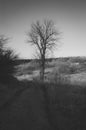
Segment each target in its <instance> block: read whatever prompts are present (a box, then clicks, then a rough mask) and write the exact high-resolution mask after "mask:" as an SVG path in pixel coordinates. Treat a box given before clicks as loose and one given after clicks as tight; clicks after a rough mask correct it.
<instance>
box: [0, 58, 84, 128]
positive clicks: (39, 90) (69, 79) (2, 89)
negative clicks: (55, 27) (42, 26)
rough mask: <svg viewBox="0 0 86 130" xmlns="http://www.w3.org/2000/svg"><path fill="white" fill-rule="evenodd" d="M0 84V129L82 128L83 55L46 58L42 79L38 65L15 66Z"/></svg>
mask: <svg viewBox="0 0 86 130" xmlns="http://www.w3.org/2000/svg"><path fill="white" fill-rule="evenodd" d="M16 67H17V73H16V74H15V77H17V79H18V80H17V79H16V78H13V79H11V81H10V82H9V84H6V83H5V84H4V83H3V84H2V83H0V130H86V80H85V79H86V58H85V57H76V58H59V59H49V60H47V62H46V69H45V82H44V83H41V82H39V81H40V80H39V72H40V69H39V64H38V61H35V60H32V61H29V62H27V63H20V64H18V65H17V66H16Z"/></svg>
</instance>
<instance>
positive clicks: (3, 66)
mask: <svg viewBox="0 0 86 130" xmlns="http://www.w3.org/2000/svg"><path fill="white" fill-rule="evenodd" d="M6 41H7V39H5V38H2V37H1V38H0V81H1V82H4V83H5V82H8V81H10V80H11V79H12V77H13V74H14V73H15V71H16V68H15V64H16V62H15V60H16V59H17V55H14V52H13V50H11V49H5V48H4V47H3V45H4V44H5V43H6ZM3 43H4V44H3Z"/></svg>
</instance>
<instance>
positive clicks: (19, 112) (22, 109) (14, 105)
mask: <svg viewBox="0 0 86 130" xmlns="http://www.w3.org/2000/svg"><path fill="white" fill-rule="evenodd" d="M43 95H44V94H43V91H41V89H37V88H35V89H34V87H31V88H28V89H26V90H24V91H23V92H21V94H20V95H19V96H18V95H17V98H15V100H13V102H12V101H11V103H10V105H8V106H6V107H5V109H3V110H2V111H1V112H0V130H50V129H51V126H50V123H49V121H48V118H47V113H46V111H45V99H44V96H43Z"/></svg>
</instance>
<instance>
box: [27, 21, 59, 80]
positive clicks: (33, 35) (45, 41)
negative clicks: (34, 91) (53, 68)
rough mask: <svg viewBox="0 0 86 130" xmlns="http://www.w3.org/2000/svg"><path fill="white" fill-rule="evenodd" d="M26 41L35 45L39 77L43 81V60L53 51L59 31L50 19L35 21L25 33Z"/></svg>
mask: <svg viewBox="0 0 86 130" xmlns="http://www.w3.org/2000/svg"><path fill="white" fill-rule="evenodd" d="M27 35H28V39H29V37H30V40H28V43H31V44H32V45H35V46H36V48H37V54H38V57H39V59H40V68H41V69H40V79H41V80H42V81H44V72H45V61H46V56H47V53H48V52H49V51H53V49H54V48H55V46H56V45H57V42H58V40H59V36H60V32H59V31H57V30H56V29H55V25H54V22H53V21H52V20H44V21H43V23H41V22H40V21H37V22H36V23H33V24H32V26H31V31H30V32H29V33H28V34H27Z"/></svg>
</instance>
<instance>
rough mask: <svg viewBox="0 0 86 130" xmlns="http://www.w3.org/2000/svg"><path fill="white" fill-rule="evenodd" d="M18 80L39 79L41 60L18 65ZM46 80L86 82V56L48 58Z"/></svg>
mask: <svg viewBox="0 0 86 130" xmlns="http://www.w3.org/2000/svg"><path fill="white" fill-rule="evenodd" d="M17 69H18V72H17V74H16V77H17V78H18V80H28V81H31V80H38V79H39V75H40V67H39V62H38V61H36V60H32V61H29V62H27V63H21V64H19V65H18V66H17ZM45 81H46V82H54V83H57V82H60V83H71V84H86V57H68V58H57V59H48V60H47V61H46V67H45Z"/></svg>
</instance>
